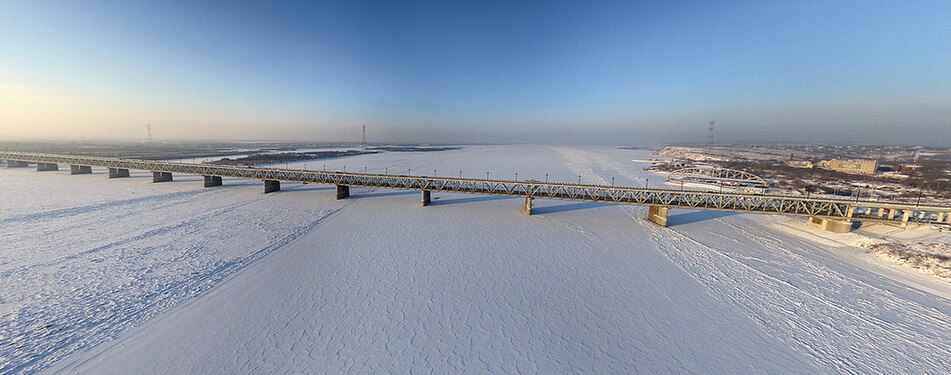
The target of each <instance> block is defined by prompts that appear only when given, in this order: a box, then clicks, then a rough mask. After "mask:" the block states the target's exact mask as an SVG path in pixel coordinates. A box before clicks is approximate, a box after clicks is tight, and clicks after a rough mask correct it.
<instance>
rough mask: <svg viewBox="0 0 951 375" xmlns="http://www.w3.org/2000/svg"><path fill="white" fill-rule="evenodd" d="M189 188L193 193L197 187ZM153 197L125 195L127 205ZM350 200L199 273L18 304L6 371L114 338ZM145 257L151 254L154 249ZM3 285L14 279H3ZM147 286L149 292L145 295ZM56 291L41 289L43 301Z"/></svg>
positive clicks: (178, 228) (1, 342) (7, 325)
mask: <svg viewBox="0 0 951 375" xmlns="http://www.w3.org/2000/svg"><path fill="white" fill-rule="evenodd" d="M184 193H187V194H188V195H192V194H191V193H193V192H184ZM184 195H185V194H181V193H174V194H162V195H161V196H162V198H163V202H172V203H169V204H168V206H175V205H182V204H185V205H187V204H188V202H175V201H174V199H175V197H182V196H184ZM270 197H271V196H263V195H262V196H261V197H259V198H256V199H253V200H250V201H245V202H241V203H238V204H231V205H227V206H225V207H219V208H218V209H216V210H214V211H205V212H203V213H202V214H200V215H197V216H192V217H189V218H187V219H186V220H183V221H181V222H178V223H174V224H169V225H163V226H161V227H159V228H148V229H146V230H144V231H143V232H141V233H139V234H137V235H133V236H131V237H125V238H122V239H120V240H117V241H112V242H110V243H108V244H105V245H102V246H98V247H95V248H91V249H87V250H84V251H81V252H80V253H78V254H71V255H68V256H66V257H63V258H60V259H57V260H55V261H52V262H43V263H40V264H37V265H33V266H29V267H23V268H19V269H16V270H9V271H6V272H4V273H3V274H0V279H7V280H8V281H9V280H10V278H30V277H31V275H32V274H34V273H35V272H34V271H44V270H49V269H51V268H62V267H65V266H66V265H69V264H74V263H75V262H76V261H77V260H79V259H83V258H88V256H89V255H91V254H95V253H98V252H103V251H108V250H122V249H124V248H126V247H129V246H130V245H131V244H134V243H137V242H140V241H145V240H148V239H152V238H167V237H170V236H173V235H175V234H176V233H182V232H186V233H190V232H195V231H198V230H199V229H207V228H204V227H203V226H202V225H201V223H203V222H205V221H206V220H208V219H211V218H216V217H220V216H221V215H225V214H228V213H232V212H235V211H236V210H238V209H239V208H241V207H244V206H248V205H250V204H253V203H258V202H260V201H262V200H263V199H268V198H270ZM193 199H194V198H193ZM148 200H149V199H131V200H124V206H128V205H130V204H131V205H134V204H138V203H139V202H143V201H148ZM345 206H346V203H345V204H343V206H341V207H337V208H336V209H331V210H321V211H319V213H318V214H317V215H316V218H314V217H313V216H311V215H312V213H313V212H310V211H309V212H307V214H306V215H305V216H303V217H305V218H308V219H309V220H308V221H307V222H305V223H303V224H301V225H300V226H297V227H295V228H291V229H290V232H288V233H285V234H283V235H281V236H280V237H277V238H274V239H271V240H269V241H268V242H267V244H266V245H265V246H263V247H261V248H259V249H256V250H254V251H252V252H250V253H248V254H247V255H245V256H240V257H235V258H231V259H223V260H218V261H215V262H213V263H212V264H210V267H208V268H199V269H198V270H196V271H194V272H191V273H188V274H185V275H180V276H184V277H183V278H180V276H175V275H172V276H171V277H165V278H160V279H155V278H154V277H152V276H148V275H140V276H139V278H137V279H134V280H132V281H131V283H127V284H123V285H121V286H118V287H117V288H118V289H112V290H97V289H87V288H83V289H74V290H73V291H72V292H71V294H70V295H69V300H61V299H55V300H51V301H55V303H52V304H42V305H28V306H23V307H21V308H19V309H17V310H16V311H15V315H13V316H7V317H4V318H3V320H0V373H3V374H6V373H21V372H33V371H37V370H39V369H41V368H44V367H46V366H48V365H50V364H51V363H53V362H55V361H56V360H58V359H60V358H63V357H65V356H67V355H69V354H70V353H73V352H75V351H76V350H78V349H80V348H84V347H89V346H92V345H95V344H98V343H101V342H105V341H108V340H110V339H112V338H115V337H116V336H117V335H118V333H119V332H121V331H123V330H125V329H127V328H129V327H132V326H135V325H136V324H138V323H140V322H142V321H144V320H147V319H148V318H150V317H152V316H155V315H157V314H160V313H163V312H165V311H167V310H168V309H169V308H171V307H173V306H176V305H178V304H179V303H181V302H182V301H184V300H187V299H189V298H191V297H194V296H196V295H199V294H201V293H203V292H205V291H207V290H209V289H211V288H212V287H213V286H215V285H218V284H219V283H220V282H221V281H222V280H224V279H225V278H227V277H229V276H230V275H233V274H235V273H236V272H238V271H240V270H241V269H244V268H246V267H247V266H248V265H250V264H252V263H254V262H255V261H257V260H259V259H261V258H263V257H264V256H266V255H268V254H269V253H271V252H273V251H274V250H276V249H278V248H281V247H282V246H284V245H286V244H288V243H290V242H293V241H295V240H296V239H298V238H300V237H301V236H303V235H304V234H306V233H308V232H310V231H311V230H313V229H314V228H316V227H317V226H318V225H320V224H321V223H322V222H323V220H325V219H326V218H327V217H329V216H330V215H333V214H334V213H335V212H337V211H339V210H340V209H342V207H345ZM107 208H114V207H112V206H111V205H107V204H97V205H88V206H86V209H80V210H57V212H56V213H55V214H53V215H47V216H45V217H65V216H68V214H81V213H82V212H92V211H95V210H99V209H107ZM284 211H288V209H284ZM298 211H299V209H298ZM139 214H141V212H139ZM41 216H42V215H37V216H34V217H32V218H31V219H33V220H39V218H40V217H41ZM23 218H25V217H21V219H23ZM169 246H173V247H172V248H169V249H166V250H174V245H169ZM182 256H186V255H185V254H182V255H179V258H180V257H182ZM142 260H144V261H146V262H151V261H152V260H150V259H149V258H148V257H147V256H146V258H144V259H142ZM156 260H157V259H156ZM145 270H146V272H151V271H150V267H149V266H145ZM156 283H157V284H156ZM4 284H7V283H6V282H4ZM142 292H145V293H144V294H142ZM51 297H52V296H47V297H39V296H38V298H39V299H41V300H42V299H44V298H51ZM38 302H40V301H38Z"/></svg>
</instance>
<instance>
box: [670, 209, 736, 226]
mask: <svg viewBox="0 0 951 375" xmlns="http://www.w3.org/2000/svg"><path fill="white" fill-rule="evenodd" d="M737 214H738V213H737V212H730V211H693V212H687V213H683V214H677V215H669V216H667V226H668V227H673V226H677V225H683V224H690V223H696V222H699V221H704V220H713V219H718V218H721V217H729V216H733V215H737Z"/></svg>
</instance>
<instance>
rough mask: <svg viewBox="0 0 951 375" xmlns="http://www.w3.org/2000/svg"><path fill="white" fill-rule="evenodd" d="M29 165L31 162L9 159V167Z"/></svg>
mask: <svg viewBox="0 0 951 375" xmlns="http://www.w3.org/2000/svg"><path fill="white" fill-rule="evenodd" d="M29 166H30V163H27V162H25V161H17V160H7V168H26V167H29Z"/></svg>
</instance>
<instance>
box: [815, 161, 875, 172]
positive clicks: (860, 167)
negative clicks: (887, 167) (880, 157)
mask: <svg viewBox="0 0 951 375" xmlns="http://www.w3.org/2000/svg"><path fill="white" fill-rule="evenodd" d="M819 168H822V169H829V170H833V171H836V172H842V173H851V174H869V175H870V174H875V169H876V168H878V161H875V160H868V159H853V160H837V159H832V160H823V161H820V162H819Z"/></svg>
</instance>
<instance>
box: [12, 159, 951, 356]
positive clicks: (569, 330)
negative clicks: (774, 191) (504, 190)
mask: <svg viewBox="0 0 951 375" xmlns="http://www.w3.org/2000/svg"><path fill="white" fill-rule="evenodd" d="M649 157H650V156H649V155H648V154H647V153H645V152H644V151H633V150H618V149H613V148H607V147H583V148H578V147H562V146H532V145H513V146H478V147H476V146H467V147H465V148H464V149H462V150H458V151H446V152H438V153H383V154H376V155H363V156H359V157H353V158H342V159H334V160H328V161H326V162H324V161H321V162H320V163H319V164H314V163H310V164H308V167H309V168H310V169H320V168H323V166H322V165H323V164H327V168H334V169H342V168H343V167H344V166H346V167H347V170H362V169H363V167H364V166H366V167H367V170H368V171H374V172H375V171H379V172H383V171H384V170H386V171H388V172H389V173H407V172H408V169H410V168H411V169H412V173H413V174H425V175H429V174H432V171H433V169H436V170H437V174H440V175H458V173H459V170H462V171H463V173H464V175H466V176H473V177H484V176H485V172H486V171H489V172H490V176H491V177H499V178H514V174H515V173H516V172H517V173H519V179H536V180H544V179H545V173H549V178H550V179H551V180H563V181H564V180H567V181H576V180H577V179H578V177H577V176H578V175H581V176H582V180H583V181H586V182H598V183H610V182H611V177H615V179H616V181H615V182H616V183H617V184H625V185H635V186H642V185H644V183H645V182H646V179H647V178H651V180H652V182H653V183H652V184H651V185H656V186H659V185H660V178H662V177H659V176H656V175H651V174H649V173H647V172H644V171H642V170H641V168H642V167H643V166H644V165H643V164H636V163H632V162H631V160H632V159H648V158H649ZM302 165H303V164H302V163H301V164H298V165H297V166H302ZM292 166H293V165H292ZM97 172H98V173H97V174H93V175H84V176H69V175H68V172H66V173H64V172H44V173H37V172H33V171H29V170H26V169H10V170H0V191H4V193H3V202H4V204H3V206H2V207H0V223H2V225H0V240H2V242H0V243H2V245H3V246H2V248H0V285H3V288H2V289H0V373H3V374H7V373H32V372H36V371H40V370H45V371H47V372H54V373H202V374H204V373H221V374H231V373H384V372H395V373H578V372H581V373H671V372H675V373H945V372H947V369H948V368H949V363H948V359H947V358H948V356H947V353H948V348H949V347H951V325H949V321H951V319H949V314H951V302H949V300H948V297H947V296H948V295H949V294H951V293H949V286H948V283H945V282H943V281H941V280H939V279H937V278H932V279H928V278H915V279H907V278H904V277H903V276H902V274H897V273H890V272H887V270H886V271H882V270H881V269H880V268H879V267H878V265H877V264H876V263H874V262H871V260H870V259H871V258H874V256H873V255H871V254H867V253H865V250H864V249H861V248H858V247H854V246H848V245H842V246H838V245H835V243H830V242H828V241H827V242H821V241H812V240H809V239H807V238H805V237H803V236H798V235H792V234H790V233H788V232H784V231H782V230H777V229H776V228H775V226H776V224H778V223H783V222H785V221H788V220H791V219H788V218H782V217H774V216H763V215H752V214H732V213H723V212H711V211H686V210H674V211H672V213H671V216H670V223H671V228H660V227H657V226H655V225H653V224H651V223H649V222H647V221H646V220H645V219H644V217H645V211H646V208H644V207H632V206H624V207H622V206H615V205H607V204H596V203H586V202H566V201H550V200H536V208H535V213H536V214H535V215H533V216H530V217H526V216H524V215H522V214H521V213H520V211H519V209H520V207H521V204H522V202H521V200H520V199H517V198H508V197H497V196H481V195H458V194H446V193H434V194H433V197H434V198H436V199H435V200H434V201H433V203H432V205H430V206H428V207H425V208H422V207H419V205H418V201H419V193H418V192H415V191H397V190H382V189H358V188H353V189H352V194H353V195H352V197H351V199H347V200H342V201H336V200H334V198H333V190H332V187H329V186H318V185H301V184H283V186H282V187H283V188H284V191H282V192H280V193H275V194H268V195H264V194H262V190H263V187H262V186H261V184H260V182H257V181H246V180H225V186H223V187H221V188H209V189H203V188H202V187H201V184H200V182H199V177H197V176H176V180H175V181H174V182H170V183H160V184H152V183H151V182H150V181H151V180H150V179H149V177H150V175H148V174H146V173H138V174H134V175H133V178H129V179H120V180H107V179H106V178H105V176H104V175H103V171H97ZM655 178H656V179H657V180H656V182H655V181H654V179H655ZM795 220H800V219H795ZM944 235H945V236H946V235H947V234H944Z"/></svg>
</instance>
